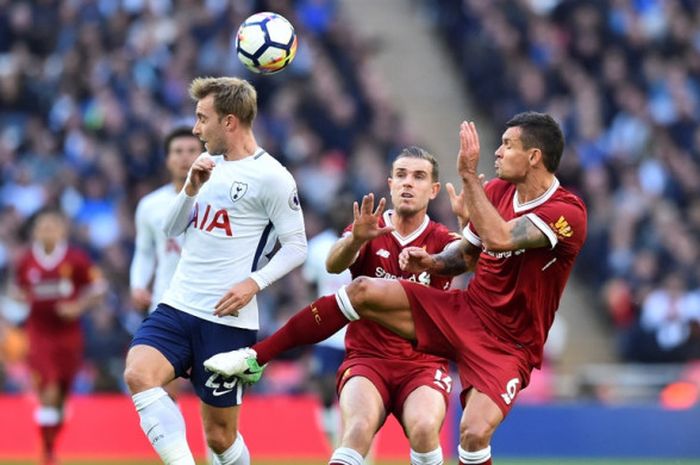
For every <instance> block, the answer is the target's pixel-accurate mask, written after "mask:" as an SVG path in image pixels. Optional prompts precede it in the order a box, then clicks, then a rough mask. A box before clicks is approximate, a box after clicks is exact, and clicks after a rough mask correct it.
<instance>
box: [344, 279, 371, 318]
mask: <svg viewBox="0 0 700 465" xmlns="http://www.w3.org/2000/svg"><path fill="white" fill-rule="evenodd" d="M346 291H347V293H348V297H350V302H351V303H352V306H353V307H355V310H356V311H357V312H361V310H362V308H363V307H364V306H365V304H366V303H367V302H368V301H369V300H370V298H371V292H372V280H371V279H370V278H368V277H366V276H358V277H357V278H355V279H353V280H352V282H351V283H350V284H348V286H347V287H346Z"/></svg>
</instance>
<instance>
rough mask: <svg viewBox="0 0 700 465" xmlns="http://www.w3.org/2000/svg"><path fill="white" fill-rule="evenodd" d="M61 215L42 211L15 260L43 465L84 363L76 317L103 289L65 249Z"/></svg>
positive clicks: (73, 251)
mask: <svg viewBox="0 0 700 465" xmlns="http://www.w3.org/2000/svg"><path fill="white" fill-rule="evenodd" d="M68 228H69V225H68V221H67V219H66V217H65V216H64V215H63V213H62V212H60V211H58V210H54V209H43V210H40V211H39V212H38V213H37V214H36V215H35V216H34V217H33V218H32V224H31V230H32V243H31V248H30V250H28V251H27V252H26V253H25V254H24V255H23V256H22V257H21V258H20V260H19V262H18V264H17V268H16V285H17V290H18V292H19V295H20V297H21V298H22V299H23V300H25V301H26V302H27V303H28V304H29V306H30V311H29V317H28V319H27V323H26V325H27V334H28V337H29V355H28V356H29V366H30V367H31V369H32V372H33V375H34V380H35V383H36V389H37V394H38V397H39V407H38V408H37V411H36V412H35V417H34V418H35V419H36V422H37V424H38V426H39V430H40V433H41V444H42V450H43V455H42V464H43V465H55V464H56V463H57V461H56V456H55V444H56V438H57V436H58V434H59V432H60V431H61V428H62V426H63V419H64V405H65V402H66V398H67V396H68V394H69V391H70V388H71V385H72V382H73V379H74V377H75V375H76V373H77V372H78V369H79V368H80V367H81V365H82V361H83V334H82V329H81V327H80V317H81V316H82V315H83V314H84V313H85V312H86V311H87V310H89V309H90V308H92V307H93V306H95V305H97V304H98V303H99V302H100V300H101V299H102V297H103V295H104V292H105V289H106V283H105V282H103V281H102V278H101V276H100V273H99V271H98V269H97V268H96V267H94V265H92V262H91V260H90V258H89V257H88V256H87V255H86V254H85V252H83V251H82V250H80V249H78V248H76V247H74V246H71V245H69V244H68V232H69V231H68Z"/></svg>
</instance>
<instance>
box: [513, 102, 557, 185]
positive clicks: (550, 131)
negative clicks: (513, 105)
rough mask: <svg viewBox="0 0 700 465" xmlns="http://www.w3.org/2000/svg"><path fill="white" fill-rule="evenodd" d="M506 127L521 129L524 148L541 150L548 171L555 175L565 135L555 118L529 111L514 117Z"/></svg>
mask: <svg viewBox="0 0 700 465" xmlns="http://www.w3.org/2000/svg"><path fill="white" fill-rule="evenodd" d="M506 127H508V128H512V127H519V128H520V129H521V134H520V140H521V141H522V143H523V148H526V149H530V148H533V147H534V148H538V149H540V150H541V151H542V160H543V163H544V166H545V168H547V171H549V172H550V173H554V172H555V171H556V170H557V168H558V167H559V161H560V160H561V155H562V153H563V152H564V134H563V133H562V131H561V128H560V127H559V124H558V123H557V122H556V121H554V118H552V117H551V116H549V115H548V114H546V113H537V112H535V111H527V112H524V113H518V114H517V115H515V116H513V117H512V118H511V119H510V120H509V121H508V122H507V123H506Z"/></svg>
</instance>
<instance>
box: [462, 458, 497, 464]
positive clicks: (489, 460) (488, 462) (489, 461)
mask: <svg viewBox="0 0 700 465" xmlns="http://www.w3.org/2000/svg"><path fill="white" fill-rule="evenodd" d="M459 463H460V465H493V462H492V461H491V459H490V458H489V459H488V460H487V461H486V462H481V463H477V464H467V463H466V462H462V461H460V462H459Z"/></svg>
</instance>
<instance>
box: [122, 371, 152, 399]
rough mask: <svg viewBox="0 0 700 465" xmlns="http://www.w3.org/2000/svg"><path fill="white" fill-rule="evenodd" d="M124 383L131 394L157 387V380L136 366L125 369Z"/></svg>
mask: <svg viewBox="0 0 700 465" xmlns="http://www.w3.org/2000/svg"><path fill="white" fill-rule="evenodd" d="M124 382H125V383H126V386H127V387H128V388H129V392H130V393H131V394H136V393H138V392H142V391H145V390H146V389H151V388H153V387H157V384H156V382H155V379H153V376H151V375H150V374H149V373H148V371H146V370H143V369H141V368H139V367H138V366H134V365H127V366H126V368H125V369H124Z"/></svg>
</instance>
